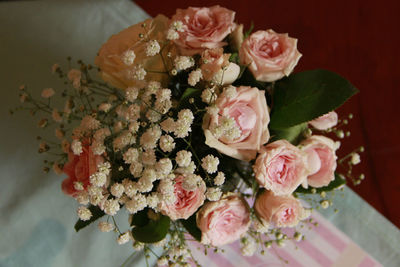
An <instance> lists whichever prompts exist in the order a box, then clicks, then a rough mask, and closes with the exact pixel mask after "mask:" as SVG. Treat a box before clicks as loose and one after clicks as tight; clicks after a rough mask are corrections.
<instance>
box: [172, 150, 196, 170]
mask: <svg viewBox="0 0 400 267" xmlns="http://www.w3.org/2000/svg"><path fill="white" fill-rule="evenodd" d="M175 161H176V163H177V164H178V165H179V167H187V166H189V164H190V162H191V161H192V153H191V152H190V151H186V150H181V151H179V152H178V153H176V158H175Z"/></svg>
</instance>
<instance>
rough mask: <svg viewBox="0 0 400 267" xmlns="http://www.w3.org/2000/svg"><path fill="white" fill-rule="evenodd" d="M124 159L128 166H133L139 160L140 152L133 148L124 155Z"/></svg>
mask: <svg viewBox="0 0 400 267" xmlns="http://www.w3.org/2000/svg"><path fill="white" fill-rule="evenodd" d="M122 158H123V160H124V162H125V163H126V164H131V163H133V162H135V161H137V160H138V158H139V150H138V149H137V148H133V147H131V148H129V149H128V150H127V151H126V152H125V153H124V155H123V156H122Z"/></svg>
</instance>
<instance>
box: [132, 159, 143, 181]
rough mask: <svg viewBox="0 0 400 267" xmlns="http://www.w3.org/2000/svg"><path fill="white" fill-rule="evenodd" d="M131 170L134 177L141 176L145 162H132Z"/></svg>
mask: <svg viewBox="0 0 400 267" xmlns="http://www.w3.org/2000/svg"><path fill="white" fill-rule="evenodd" d="M129 171H130V172H131V174H132V175H133V176H134V177H139V176H140V175H141V174H142V171H143V164H142V163H140V162H132V163H131V165H130V166H129Z"/></svg>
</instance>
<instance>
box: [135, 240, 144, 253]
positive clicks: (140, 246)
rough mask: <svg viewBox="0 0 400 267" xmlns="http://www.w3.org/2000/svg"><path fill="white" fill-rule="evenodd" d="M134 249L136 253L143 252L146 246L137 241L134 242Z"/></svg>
mask: <svg viewBox="0 0 400 267" xmlns="http://www.w3.org/2000/svg"><path fill="white" fill-rule="evenodd" d="M133 249H134V250H136V251H141V250H143V249H144V244H143V243H142V242H139V241H135V242H133Z"/></svg>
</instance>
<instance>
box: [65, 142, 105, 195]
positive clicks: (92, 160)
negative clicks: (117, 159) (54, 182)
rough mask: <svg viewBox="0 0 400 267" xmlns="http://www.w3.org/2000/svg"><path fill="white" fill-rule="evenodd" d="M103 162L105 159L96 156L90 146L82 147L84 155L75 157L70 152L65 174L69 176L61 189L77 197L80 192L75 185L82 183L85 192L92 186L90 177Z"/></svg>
mask: <svg viewBox="0 0 400 267" xmlns="http://www.w3.org/2000/svg"><path fill="white" fill-rule="evenodd" d="M102 162H103V157H102V156H100V155H94V154H93V152H92V149H91V148H90V146H89V145H83V146H82V153H81V154H79V155H75V154H74V153H72V151H71V150H70V151H69V152H68V162H67V163H66V164H65V165H64V168H63V172H64V173H66V174H67V175H68V178H66V179H64V181H63V182H62V185H61V188H62V191H63V192H64V193H65V194H66V195H70V196H75V195H76V194H77V193H78V191H77V190H76V189H75V186H74V183H75V182H81V183H82V185H83V188H84V190H86V189H87V187H88V186H89V185H90V179H89V178H90V175H92V174H93V173H95V172H96V171H97V166H98V165H99V164H100V163H102Z"/></svg>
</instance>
